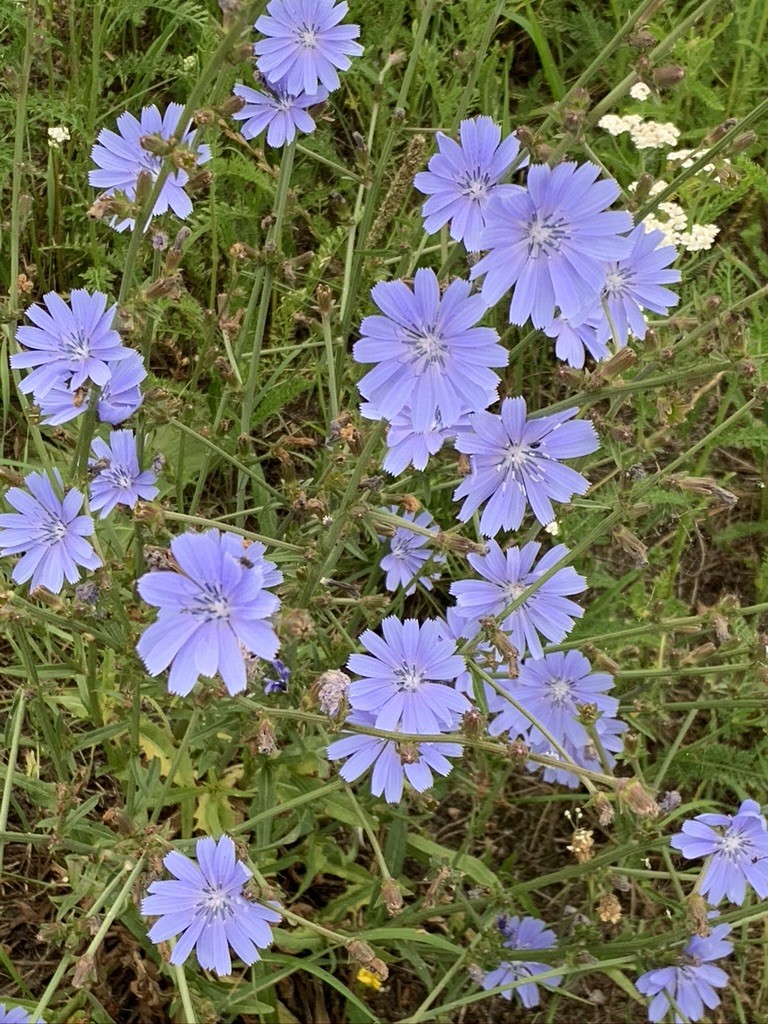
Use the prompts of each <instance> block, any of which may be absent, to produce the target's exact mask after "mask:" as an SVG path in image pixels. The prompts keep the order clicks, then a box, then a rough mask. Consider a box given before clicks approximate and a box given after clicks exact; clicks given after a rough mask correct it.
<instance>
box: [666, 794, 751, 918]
mask: <svg viewBox="0 0 768 1024" xmlns="http://www.w3.org/2000/svg"><path fill="white" fill-rule="evenodd" d="M670 845H671V846H672V847H673V849H675V850H679V851H680V853H682V855H683V856H684V857H685V858H686V859H687V860H693V859H696V858H698V857H708V858H710V859H709V861H708V863H707V865H706V867H705V868H704V877H703V879H702V883H701V885H700V886H699V892H700V893H701V895H702V896H706V897H707V900H708V901H709V902H710V903H711V904H713V905H714V906H716V905H717V904H718V903H720V902H721V901H722V900H723V899H724V898H726V897H727V898H728V900H730V902H731V903H738V904H739V905H741V904H742V903H743V902H744V898H745V896H746V891H747V884H749V885H750V886H751V887H752V888H753V889H754V890H755V892H756V893H757V895H758V896H759V897H760V899H761V900H764V899H765V898H766V896H768V832H766V822H765V817H764V816H763V815H762V814H761V813H760V806H759V804H757V803H756V802H755V801H754V800H745V801H744V802H743V803H742V805H741V806H740V807H739V810H738V812H737V814H735V815H734V816H733V817H732V816H731V815H729V814H697V815H696V817H695V818H693V819H692V820H691V821H686V822H684V823H683V830H682V832H678V833H676V834H675V835H674V836H672V838H671V839H670Z"/></svg>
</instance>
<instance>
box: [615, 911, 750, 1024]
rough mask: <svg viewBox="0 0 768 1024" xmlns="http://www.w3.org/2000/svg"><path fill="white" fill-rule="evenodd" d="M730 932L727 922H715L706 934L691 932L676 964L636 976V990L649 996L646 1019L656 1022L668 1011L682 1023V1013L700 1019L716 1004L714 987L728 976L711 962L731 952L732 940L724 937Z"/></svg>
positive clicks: (716, 995)
mask: <svg viewBox="0 0 768 1024" xmlns="http://www.w3.org/2000/svg"><path fill="white" fill-rule="evenodd" d="M730 931H731V926H730V925H729V924H718V925H716V926H715V927H714V928H713V929H712V931H711V932H710V934H709V935H707V936H706V937H704V936H701V935H694V936H693V938H692V939H691V941H690V942H689V943H688V945H687V946H686V947H685V949H684V950H683V955H682V957H681V958H680V961H679V963H678V964H677V966H671V967H660V968H658V969H657V970H654V971H647V972H646V973H645V974H642V975H641V976H640V977H639V978H638V979H637V981H636V982H635V987H636V988H637V991H638V992H639V993H640V994H641V995H644V996H648V997H649V998H650V999H651V1003H650V1006H649V1007H648V1020H649V1021H651V1022H652V1024H659V1021H661V1020H662V1019H663V1018H664V1017H665V1016H667V1014H669V1016H670V1017H671V1019H672V1020H674V1022H675V1024H683V1020H684V1018H683V1017H682V1016H681V1014H685V1020H687V1021H697V1020H701V1018H702V1017H703V1016H704V1013H705V1012H706V1011H705V1007H707V1008H708V1009H710V1010H714V1008H715V1007H716V1006H719V1004H720V997H719V996H718V994H717V992H715V989H716V988H724V987H725V986H726V985H727V984H728V975H727V974H726V973H725V971H724V970H722V968H720V967H715V966H713V963H712V961H713V960H720V959H722V957H724V956H730V955H731V953H732V952H733V943H732V942H727V941H726V939H725V936H726V935H728V934H730Z"/></svg>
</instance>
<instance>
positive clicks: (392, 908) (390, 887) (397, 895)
mask: <svg viewBox="0 0 768 1024" xmlns="http://www.w3.org/2000/svg"><path fill="white" fill-rule="evenodd" d="M381 898H382V900H383V901H384V906H385V907H386V908H387V913H388V914H389V916H390V917H395V916H396V915H397V914H399V913H400V911H401V910H402V909H403V892H402V888H401V886H400V885H399V883H398V882H396V881H395V880H394V878H388V879H387V880H386V882H385V883H384V885H382V887H381Z"/></svg>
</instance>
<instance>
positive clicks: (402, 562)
mask: <svg viewBox="0 0 768 1024" xmlns="http://www.w3.org/2000/svg"><path fill="white" fill-rule="evenodd" d="M389 511H390V512H392V513H395V514H397V511H398V510H397V507H396V506H394V505H393V506H391V507H390V509H389ZM400 518H401V519H402V520H404V521H405V522H407V523H414V525H416V526H421V527H423V528H424V529H425V530H431V532H432V533H434V534H437V533H438V531H439V529H440V527H439V526H438V525H437V523H436V522H435V521H434V519H433V518H432V515H431V514H430V513H429V512H426V511H425V512H420V513H419V514H418V515H417V514H416V513H415V512H403V513H402V515H400ZM430 559H432V563H433V564H434V565H437V564H441V563H444V562H445V555H439V554H433V552H432V551H431V550H430V547H429V537H425V536H424V534H423V533H414V531H413V530H409V529H407V527H399V528H398V529H396V530H395V533H394V536H392V537H390V539H389V553H388V554H386V555H385V556H384V557H383V558H382V560H381V563H380V565H381V568H382V569H383V570H384V572H385V573H386V574H387V577H386V580H385V583H384V586H385V587H386V588H387V590H392V591H395V590H397V588H398V587H403V588H405V594H406V597H407V596H408V595H410V594H413V593H414V592H415V590H416V584H417V583H420V584H421V585H422V587H424V589H425V590H431V589H432V580H438V579H440V572H439V571H438V572H433V573H430V574H429V575H425V576H419V573H420V572H421V570H422V569H423V568H424V565H425V563H426V562H428V561H429V560H430Z"/></svg>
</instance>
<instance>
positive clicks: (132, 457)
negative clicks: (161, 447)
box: [91, 430, 158, 519]
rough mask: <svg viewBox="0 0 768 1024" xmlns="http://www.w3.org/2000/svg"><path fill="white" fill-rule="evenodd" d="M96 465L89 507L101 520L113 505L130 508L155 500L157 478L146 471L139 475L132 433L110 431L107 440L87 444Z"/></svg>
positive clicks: (96, 440) (139, 469) (99, 439)
mask: <svg viewBox="0 0 768 1024" xmlns="http://www.w3.org/2000/svg"><path fill="white" fill-rule="evenodd" d="M91 451H92V453H93V456H94V459H95V463H94V468H95V466H96V465H101V466H102V469H101V470H100V472H99V473H98V474H97V475H96V476H95V477H94V479H93V481H92V483H91V508H92V509H93V510H94V512H98V511H100V512H101V516H100V518H101V519H104V518H105V517H106V516H108V515H109V513H110V512H112V511H113V510H114V508H115V507H116V506H117V505H127V506H128V507H129V508H133V507H134V505H135V504H136V502H137V501H152V499H153V498H156V497H157V494H158V490H157V487H155V480H156V479H157V476H156V474H155V473H153V472H152V471H151V470H149V469H145V470H144V471H143V472H142V469H141V467H140V466H139V457H138V453H137V451H136V438H135V437H134V434H133V431H132V430H113V431H112V433H111V434H110V436H109V441H104V440H102V438H100V437H96V438H94V439H93V442H92V443H91Z"/></svg>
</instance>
